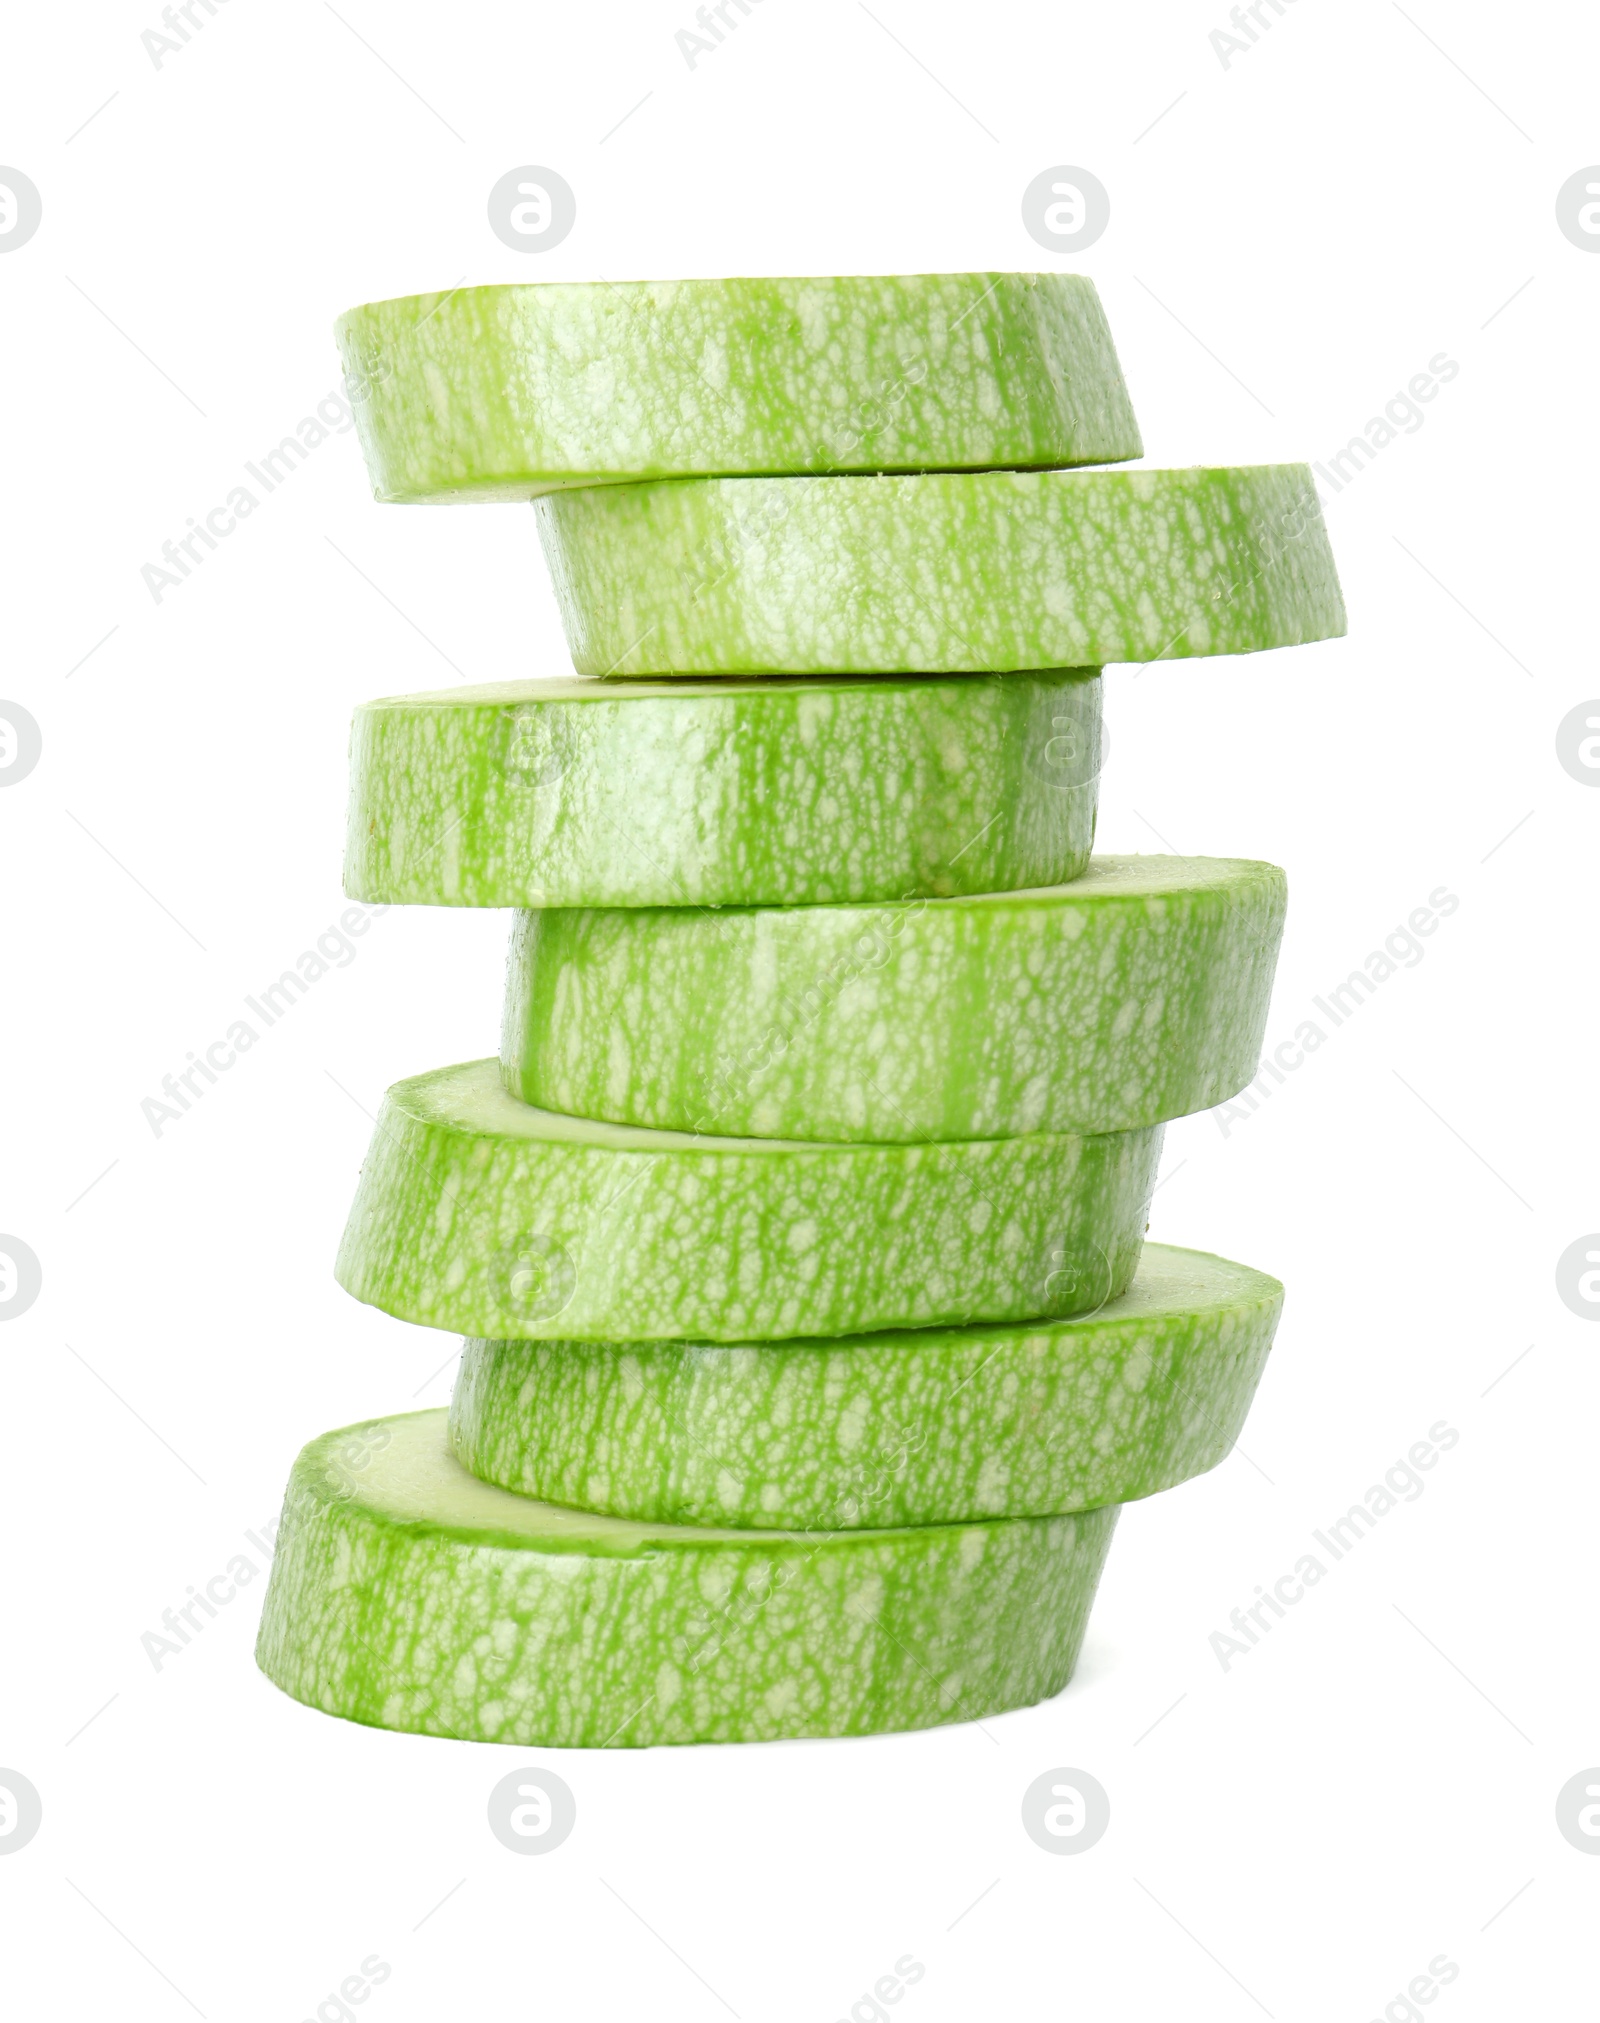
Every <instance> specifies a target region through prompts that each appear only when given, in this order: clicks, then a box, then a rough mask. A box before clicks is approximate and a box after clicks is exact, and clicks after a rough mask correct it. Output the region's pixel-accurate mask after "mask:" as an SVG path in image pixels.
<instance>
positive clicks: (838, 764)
mask: <svg viewBox="0 0 1600 2023" xmlns="http://www.w3.org/2000/svg"><path fill="white" fill-rule="evenodd" d="M1099 761H1100V681H1099V679H1098V677H1097V676H1096V675H1095V674H1094V673H1093V672H1092V671H1085V670H1071V671H1067V672H1052V673H1044V674H1035V673H1024V674H1009V675H954V676H950V677H947V678H946V679H945V680H942V681H940V680H929V679H917V680H912V681H887V680H866V679H860V678H857V679H844V680H826V679H809V680H798V681H761V682H742V681H717V682H688V681H685V682H654V683H646V682H637V681H612V682H600V681H595V680H591V679H568V680H565V681H542V682H521V683H507V684H504V685H502V686H498V687H491V688H463V689H456V690H450V691H445V692H442V693H439V694H431V695H414V696H396V697H392V698H390V699H388V700H385V701H381V702H371V703H366V704H364V705H362V707H360V708H359V709H358V710H357V711H356V714H355V721H354V724H353V727H352V731H351V740H350V816H349V829H348V837H347V844H346V851H345V890H346V891H347V892H348V893H349V894H350V896H351V898H353V899H365V900H373V901H392V902H398V903H400V904H406V903H413V904H416V903H420V904H424V905H435V906H677V907H691V906H725V905H767V906H797V905H806V906H811V905H821V904H826V903H828V902H830V901H844V900H883V899H902V898H905V897H907V896H909V895H912V894H916V893H929V894H937V893H952V892H1006V891H1012V890H1015V889H1016V888H1018V887H1020V886H1028V885H1041V884H1043V885H1048V884H1055V883H1059V882H1060V881H1061V880H1063V879H1066V878H1073V877H1076V876H1077V875H1078V873H1079V872H1080V871H1081V870H1082V869H1083V866H1084V864H1085V863H1086V862H1087V860H1088V855H1089V847H1090V844H1091V842H1092V841H1093V837H1094V819H1095V802H1096V795H1097V785H1098V774H1099Z"/></svg>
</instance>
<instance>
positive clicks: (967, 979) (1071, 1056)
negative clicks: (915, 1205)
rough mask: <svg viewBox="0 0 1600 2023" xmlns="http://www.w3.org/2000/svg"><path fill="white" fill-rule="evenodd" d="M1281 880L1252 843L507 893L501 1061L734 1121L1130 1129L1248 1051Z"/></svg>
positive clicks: (589, 1099) (577, 1084) (671, 1116)
mask: <svg viewBox="0 0 1600 2023" xmlns="http://www.w3.org/2000/svg"><path fill="white" fill-rule="evenodd" d="M1284 893H1285V880H1284V875H1283V873H1282V872H1281V871H1279V870H1278V869H1277V868H1276V867H1275V866H1274V865H1271V864H1260V863H1254V862H1250V861H1248V860H1243V859H1239V858H1206V857H1097V858H1095V859H1094V860H1093V861H1092V862H1091V864H1090V866H1089V869H1088V872H1087V873H1086V875H1085V876H1084V877H1082V878H1080V879H1078V880H1076V881H1075V882H1073V883H1070V884H1064V885H1059V886H1056V887H1055V888H1053V889H1051V890H1047V891H1034V892H1012V893H1007V894H1004V895H1000V896H994V895H990V896H985V897H972V898H960V899H933V900H928V901H922V902H916V903H912V904H909V905H897V906H801V907H787V908H768V909H764V910H761V911H747V910H743V909H725V910H723V911H721V912H709V911H705V910H690V909H682V908H679V909H671V910H667V909H643V910H637V909H636V910H626V911H625V910H616V909H613V910H609V911H557V910H551V911H541V912H528V913H524V914H522V915H521V916H520V917H519V919H518V922H517V925H516V927H515V929H514V930H513V934H512V941H511V957H510V965H509V973H508V981H507V991H506V1010H505V1026H504V1033H503V1036H502V1045H501V1062H502V1071H503V1075H504V1079H505V1082H506V1086H507V1087H508V1088H509V1089H510V1090H511V1091H512V1093H513V1094H515V1095H518V1096H520V1097H521V1098H522V1099H523V1100H524V1101H525V1102H529V1103H535V1104H539V1105H541V1106H542V1107H544V1108H546V1109H550V1110H561V1111H566V1112H568V1113H570V1114H572V1115H575V1116H584V1117H607V1118H611V1119H613V1120H614V1121H616V1122H619V1123H625V1124H638V1125H644V1126H649V1127H653V1128H658V1129H668V1130H686V1131H693V1130H702V1131H716V1132H720V1133H723V1134H726V1135H729V1136H733V1137H739V1136H744V1135H755V1136H765V1137H781V1138H803V1139H834V1140H837V1139H851V1140H866V1141H871V1142H880V1143H882V1142H896V1141H919V1140H924V1139H941V1140H944V1139H959V1138H1001V1137H1013V1136H1017V1135H1021V1134H1023V1133H1027V1132H1034V1131H1078V1132H1101V1131H1127V1130H1136V1129H1138V1128H1140V1127H1142V1126H1144V1125H1147V1124H1158V1123H1163V1122H1165V1121H1166V1120H1168V1119H1169V1118H1173V1117H1179V1116H1184V1115H1187V1114H1188V1113H1189V1112H1191V1111H1194V1110H1202V1109H1208V1108H1210V1107H1211V1106H1212V1105H1213V1104H1215V1103H1219V1102H1221V1101H1223V1100H1224V1098H1226V1097H1228V1096H1231V1095H1233V1094H1235V1093H1236V1092H1237V1091H1238V1090H1239V1089H1241V1088H1243V1087H1244V1085H1245V1083H1246V1082H1248V1081H1249V1080H1250V1078H1251V1076H1252V1075H1253V1074H1254V1073H1255V1072H1256V1063H1257V1059H1258V1057H1259V1054H1260V1048H1261V1035H1262V1030H1263V1027H1264V1025H1265V1021H1266V1016H1267V1004H1268V1000H1269V998H1270V996H1271V992H1272V975H1273V968H1274V964H1275V962H1276V959H1277V952H1278V942H1279V938H1280V936H1281V933H1282V929H1283V911H1284Z"/></svg>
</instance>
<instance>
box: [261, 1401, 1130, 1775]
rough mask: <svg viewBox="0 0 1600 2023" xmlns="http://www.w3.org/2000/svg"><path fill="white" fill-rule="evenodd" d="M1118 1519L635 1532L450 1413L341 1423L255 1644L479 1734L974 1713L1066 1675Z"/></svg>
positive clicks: (317, 1691)
mask: <svg viewBox="0 0 1600 2023" xmlns="http://www.w3.org/2000/svg"><path fill="white" fill-rule="evenodd" d="M351 1457H356V1461H355V1462H353V1461H352V1458H351ZM1116 1515H1117V1513H1116V1511H1115V1510H1114V1509H1105V1510H1099V1511H1094V1512H1091V1513H1088V1514H1087V1515H1084V1516H1081V1517H1045V1518H1024V1519H1018V1520H1015V1521H1011V1522H1004V1521H1002V1522H999V1523H987V1524H978V1525H952V1526H927V1527H923V1528H920V1529H912V1530H896V1531H872V1532H860V1531H858V1532H853V1533H848V1532H847V1533H838V1534H832V1535H830V1534H827V1533H820V1534H819V1533H811V1534H807V1535H799V1536H790V1535H783V1534H776V1533H773V1532H770V1531H769V1532H765V1533H759V1532H758V1533H751V1532H746V1533H743V1534H741V1533H738V1532H729V1531H725V1530H720V1531H719V1530H699V1529H688V1528H669V1527H649V1528H641V1527H639V1526H636V1525H631V1524H618V1523H615V1522H614V1521H612V1520H608V1519H606V1518H602V1517H583V1516H577V1515H575V1514H574V1513H572V1512H567V1511H554V1510H551V1509H550V1508H549V1507H548V1506H546V1505H541V1504H535V1503H530V1502H528V1501H526V1500H525V1499H522V1498H518V1497H513V1496H510V1495H508V1494H507V1493H506V1492H504V1491H502V1490H496V1489H491V1488H489V1487H488V1486H486V1485H485V1484H483V1483H478V1482H474V1481H473V1480H472V1478H471V1477H470V1476H468V1475H467V1474H466V1473H465V1472H464V1471H463V1470H462V1469H461V1468H460V1466H459V1464H458V1463H456V1462H455V1461H454V1460H453V1459H452V1458H451V1456H450V1454H449V1450H448V1445H447V1441H446V1436H445V1415H444V1413H443V1412H422V1413H415V1414H411V1415H408V1416H406V1417H403V1418H397V1419H390V1420H378V1421H372V1422H369V1423H368V1424H367V1425H365V1426H357V1427H350V1428H347V1429H345V1430H344V1431H342V1432H340V1433H330V1434H325V1435H324V1436H323V1437H322V1438H321V1439H320V1440H316V1441H313V1442H312V1444H311V1445H310V1446H309V1447H307V1448H306V1449H305V1451H304V1453H302V1454H301V1456H300V1458H299V1460H298V1461H297V1462H296V1463H295V1468H294V1473H293V1475H292V1476H291V1478H290V1483H289V1493H288V1497H287V1500H286V1503H285V1506H284V1515H283V1522H282V1524H281V1526H280V1527H279V1531H278V1536H277V1540H276V1546H275V1551H274V1556H273V1563H272V1573H271V1580H270V1583H269V1586H268V1590H267V1597H266V1602H265V1606H264V1608H263V1611H262V1619H261V1634H260V1639H259V1641H258V1643H257V1647H256V1658H257V1662H258V1663H259V1664H260V1666H261V1669H262V1670H263V1671H264V1672H265V1673H266V1675H267V1677H268V1678H269V1679H271V1680H273V1681H274V1683H275V1684H277V1685H278V1686H280V1687H282V1689H283V1690H284V1691H285V1692H286V1693H290V1694H292V1695H293V1696H294V1697H295V1698H296V1699H298V1700H302V1701H304V1702H305V1703H306V1704H307V1705H309V1706H313V1707H319V1708H321V1709H322V1710H323V1711H324V1712H326V1713H330V1714H338V1715H342V1716H344V1717H345V1718H346V1719H347V1720H352V1721H363V1722H366V1723H368V1724H370V1725H372V1726H376V1727H383V1728H397V1729H401V1730H404V1731H406V1732H409V1733H413V1734H427V1735H448V1736H455V1737H458V1738H461V1739H464V1740H469V1741H479V1742H514V1743H520V1744H523V1745H532V1744H538V1745H543V1746H547V1747H570V1748H585V1747H590V1748H595V1747H604V1746H607V1745H609V1746H612V1747H617V1748H623V1747H638V1746H642V1745H645V1744H650V1743H660V1742H746V1741H771V1740H776V1739H778V1738H780V1737H795V1736H806V1735H862V1734H874V1733H879V1732H882V1731H884V1730H886V1729H904V1728H926V1727H932V1726H935V1725H937V1724H939V1723H941V1722H948V1721H970V1720H977V1719H981V1718H982V1717H983V1716H984V1715H986V1714H994V1713H998V1712H1000V1711H1001V1710H1002V1709H1004V1708H1007V1707H1020V1706H1028V1705H1031V1704H1032V1703H1033V1702H1034V1701H1036V1700H1041V1699H1044V1698H1047V1697H1048V1696H1049V1695H1051V1694H1053V1693H1058V1692H1059V1691H1060V1690H1061V1688H1062V1687H1063V1686H1064V1685H1065V1684H1066V1683H1067V1680H1068V1679H1069V1678H1070V1677H1071V1675H1072V1668H1073V1665H1074V1663H1075V1662H1076V1660H1077V1655H1078V1647H1079V1645H1080V1644H1081V1642H1082V1640H1083V1631H1084V1625H1085V1623H1086V1621H1087V1619H1088V1613H1089V1604H1090V1601H1091V1600H1092V1598H1093V1595H1094V1589H1095V1584H1096V1582H1097V1581H1098V1579H1099V1575H1100V1568H1101V1566H1102V1564H1103V1562H1104V1559H1105V1554H1106V1550H1107V1547H1108V1546H1109V1544H1110V1538H1111V1531H1112V1527H1113V1525H1114V1524H1115V1521H1116Z"/></svg>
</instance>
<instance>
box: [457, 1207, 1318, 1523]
mask: <svg viewBox="0 0 1600 2023" xmlns="http://www.w3.org/2000/svg"><path fill="white" fill-rule="evenodd" d="M1282 1303H1283V1288H1282V1286H1280V1285H1279V1284H1278V1282H1277V1280H1276V1279H1271V1278H1268V1277H1266V1276H1265V1275H1264V1274H1263V1273H1261V1272H1255V1271H1250V1270H1248V1269H1247V1268H1246V1267H1244V1266H1243V1265H1235V1264H1228V1263H1226V1262H1225V1261H1224V1260H1223V1259H1221V1258H1214V1257H1208V1256H1206V1255H1205V1254H1204V1253H1202V1252H1199V1251H1186V1250H1174V1249H1170V1248H1169V1247H1167V1246H1166V1245H1164V1244H1146V1245H1145V1249H1144V1254H1143V1256H1142V1258H1141V1259H1140V1263H1139V1270H1138V1274H1137V1276H1136V1277H1135V1279H1134V1281H1133V1284H1132V1286H1131V1287H1130V1288H1129V1289H1128V1291H1127V1292H1126V1293H1124V1294H1123V1296H1122V1297H1121V1298H1120V1299H1116V1300H1112V1301H1111V1302H1110V1303H1109V1304H1108V1305H1107V1306H1105V1307H1103V1308H1102V1309H1101V1310H1100V1312H1099V1313H1097V1314H1093V1315H1086V1316H1083V1317H1081V1318H1079V1319H1077V1320H1065V1321H1049V1322H1035V1323H1032V1324H1020V1325H1013V1326H1009V1327H999V1328H994V1327H991V1328H928V1329H919V1330H916V1331H914V1332H910V1333H892V1334H878V1335H858V1336H855V1337H853V1338H851V1339H850V1340H847V1341H835V1342H767V1343H761V1344H758V1345H753V1346H730V1347H724V1346H719V1345H715V1344H711V1343H704V1342H638V1343H633V1344H629V1345H626V1346H624V1345H619V1344H612V1343H601V1342H486V1341H469V1342H468V1343H467V1344H466V1351H465V1355H464V1358H463V1361H462V1365H461V1373H460V1376H459V1377H458V1379H457V1382H456V1390H455V1396H454V1398H453V1400H452V1401H451V1406H450V1431H451V1438H452V1441H453V1444H454V1447H455V1451H456V1454H457V1456H458V1457H459V1458H460V1460H461V1461H462V1463H463V1464H464V1466H466V1467H467V1468H469V1469H471V1470H472V1472H473V1473H474V1474H475V1475H479V1476H482V1477H484V1478H485V1479H486V1480H488V1481H491V1482H496V1483H499V1484H501V1485H503V1486H504V1487H505V1488H507V1489H512V1490H518V1491H521V1492H522V1493H523V1494H524V1495H529V1496H542V1497H548V1498H550V1499H551V1500H552V1501H554V1502H558V1503H570V1504H576V1505H581V1506H582V1507H584V1508H585V1509H589V1510H604V1511H610V1512H613V1513H615V1514H616V1515H618V1516H621V1517H631V1518H636V1519H641V1520H645V1521H650V1520H654V1521H657V1522H670V1523H679V1524H708V1525H709V1524H732V1525H740V1526H745V1527H750V1528H762V1527H767V1526H773V1527H779V1528H791V1529H792V1528H796V1527H824V1528H827V1529H830V1530H839V1529H848V1528H850V1527H853V1526H869V1525H870V1526H882V1525H908V1524H909V1525H917V1524H948V1523H959V1522H962V1521H965V1520H969V1519H978V1518H997V1517H1030V1516H1046V1515H1051V1514H1055V1513H1058V1512H1061V1511H1073V1510H1088V1509H1093V1508H1096V1507H1098V1506H1099V1505H1101V1504H1107V1503H1117V1504H1120V1503H1128V1502H1132V1501H1133V1500H1134V1499H1135V1498H1137V1497H1142V1496H1150V1495H1153V1494H1154V1493H1155V1492H1156V1491H1157V1490H1161V1489H1169V1488H1171V1487H1172V1485H1173V1484H1174V1483H1177V1482H1184V1481H1187V1480H1188V1479H1189V1477H1191V1476H1193V1475H1199V1474H1201V1473H1203V1472H1204V1471H1205V1470H1206V1469H1208V1468H1214V1467H1215V1466H1216V1465H1217V1463H1218V1462H1219V1461H1221V1460H1223V1459H1224V1458H1225V1457H1226V1456H1227V1455H1228V1454H1229V1453H1230V1452H1231V1451H1232V1448H1233V1443H1234V1441H1235V1440H1236V1439H1237V1437H1238V1434H1239V1430H1240V1428H1241V1427H1242V1426H1243V1424H1244V1419H1245V1414H1246V1412H1247V1411H1248V1410H1249V1407H1250V1400H1251V1398H1252V1397H1253V1396H1254V1394H1255V1389H1256V1385H1257V1383H1258V1381H1259V1379H1260V1376H1261V1372H1262V1370H1263V1368H1264V1367H1265V1364H1266V1359H1267V1354H1268V1351H1269V1350H1270V1348H1271V1346H1272V1336H1273V1331H1274V1329H1275V1328H1276V1326H1277V1322H1278V1314H1279V1310H1280V1308H1281V1306H1282Z"/></svg>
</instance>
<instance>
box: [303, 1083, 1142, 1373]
mask: <svg viewBox="0 0 1600 2023" xmlns="http://www.w3.org/2000/svg"><path fill="white" fill-rule="evenodd" d="M1160 1149H1161V1127H1160V1126H1159V1125H1157V1126H1155V1127H1154V1128H1153V1129H1150V1130H1147V1131H1126V1132H1118V1133H1113V1134H1109V1135H1105V1136H1100V1137H1092V1138H1082V1137H1071V1136H1048V1135H1040V1136H1036V1137H1029V1138H1009V1139H998V1140H992V1141H991V1140H980V1141H974V1142H968V1143H965V1144H958V1145H814V1144H813V1145H803V1144H795V1143H788V1142H784V1141H779V1140H774V1139H764V1138H706V1137H691V1136H688V1135H686V1134H683V1133H679V1132H672V1131H638V1130H633V1129H630V1128H629V1127H627V1126H625V1125H620V1124H609V1123H599V1122H591V1121H588V1120H585V1119H581V1118H571V1117H563V1116H557V1115H554V1114H553V1113H551V1112H550V1111H546V1110H534V1109H530V1108H529V1107H528V1106H527V1105H526V1104H523V1103H519V1102H518V1101H517V1100H516V1098H515V1097H513V1096H510V1095H508V1094H507V1093H506V1091H505V1090H504V1089H503V1088H502V1087H501V1086H500V1078H499V1063H498V1062H497V1061H473V1062H469V1063H467V1064H465V1065H463V1066H460V1067H453V1068H441V1069H439V1070H438V1071H437V1072H436V1073H434V1074H431V1075H421V1076H418V1077H417V1078H416V1079H415V1080H413V1081H407V1082H399V1083H397V1084H396V1085H395V1087H394V1088H392V1089H391V1090H390V1091H389V1093H388V1095H387V1096H386V1097H385V1098H384V1104H383V1109H382V1111H381V1113H380V1115H379V1117H378V1126H377V1130H376V1131H375V1132H374V1134H373V1140H372V1148H371V1150H370V1152H369V1153H368V1155H367V1162H366V1164H365V1166H363V1168H362V1169H361V1184H360V1187H359V1188H358V1190H357V1193H356V1199H355V1204H354V1206H353V1207H352V1209H351V1211H350V1220H349V1222H348V1224H347V1225H346V1228H345V1233H344V1241H343V1243H342V1245H341V1246H340V1250H339V1261H338V1265H337V1274H338V1279H339V1283H340V1284H341V1285H342V1286H343V1287H344V1288H345V1290H346V1291H347V1292H351V1293H353V1294H354V1295H355V1297H356V1298H357V1299H360V1300H365V1301H366V1302H367V1303H368V1305H370V1306H376V1307H381V1308H382V1309H383V1310H384V1311H385V1312H386V1313H391V1314H394V1315H395V1316H396V1317H397V1318H398V1319H400V1320H407V1321H419V1322H421V1323H423V1324H424V1325H425V1326H428V1327H435V1328H450V1329H452V1330H454V1331H455V1332H456V1333H457V1334H463V1335H482V1336H486V1337H493V1338H499V1339H512V1338H516V1339H537V1340H551V1339H561V1340H566V1339H577V1340H583V1341H656V1340H660V1339H662V1338H664V1337H667V1336H693V1337H697V1338H700V1339H703V1340H706V1341H717V1342H747V1341H773V1340H781V1339H783V1338H785V1337H787V1336H792V1335H846V1334H857V1333H861V1332H863V1331H864V1330H866V1329H869V1328H890V1327H923V1326H933V1325H936V1324H938V1323H941V1322H947V1321H974V1320H986V1321H1000V1320H1030V1319H1033V1318H1035V1317H1036V1316H1038V1315H1040V1314H1051V1313H1077V1312H1082V1311H1084V1310H1085V1309H1086V1308H1089V1307H1093V1306H1096V1305H1098V1304H1099V1303H1100V1302H1101V1301H1102V1300H1104V1299H1107V1298H1110V1297H1114V1296H1115V1295H1116V1294H1117V1293H1119V1292H1121V1291H1122V1290H1123V1289H1124V1288H1125V1287H1126V1285H1127V1284H1128V1281H1129V1280H1130V1279H1131V1278H1132V1276H1133V1272H1134V1267H1135V1266H1136V1264H1137V1263H1138V1259H1139V1248H1140V1244H1141V1243H1142V1241H1143V1237H1144V1228H1145V1210H1146V1204H1147V1203H1148V1201H1149V1198H1150V1192H1151V1188H1152V1186H1153V1184H1154V1179H1155V1166H1156V1160H1157V1158H1158V1156H1159V1154H1160Z"/></svg>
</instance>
